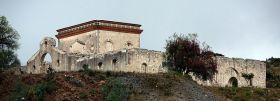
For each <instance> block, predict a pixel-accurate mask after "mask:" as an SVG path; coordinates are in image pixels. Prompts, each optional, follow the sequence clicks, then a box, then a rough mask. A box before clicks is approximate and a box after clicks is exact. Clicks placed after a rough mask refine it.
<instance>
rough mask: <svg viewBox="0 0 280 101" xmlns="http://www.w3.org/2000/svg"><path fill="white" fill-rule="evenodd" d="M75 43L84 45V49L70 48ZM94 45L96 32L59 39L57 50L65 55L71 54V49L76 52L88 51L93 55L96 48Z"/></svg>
mask: <svg viewBox="0 0 280 101" xmlns="http://www.w3.org/2000/svg"><path fill="white" fill-rule="evenodd" d="M75 42H79V43H80V44H81V45H84V46H85V49H81V47H72V45H73V44H74V43H75ZM96 43H98V30H94V31H90V32H86V33H83V34H78V35H75V36H70V37H66V38H62V39H59V40H58V48H59V49H61V50H63V51H66V52H67V53H71V51H70V49H71V48H73V49H76V50H88V51H90V52H91V53H95V52H96V49H97V48H98V46H97V44H96Z"/></svg>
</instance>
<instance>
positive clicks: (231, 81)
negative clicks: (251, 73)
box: [228, 77, 238, 87]
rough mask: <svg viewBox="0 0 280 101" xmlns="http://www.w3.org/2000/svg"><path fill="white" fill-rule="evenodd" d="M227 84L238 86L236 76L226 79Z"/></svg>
mask: <svg viewBox="0 0 280 101" xmlns="http://www.w3.org/2000/svg"><path fill="white" fill-rule="evenodd" d="M228 85H229V86H230V87H238V80H237V78H236V77H231V78H230V79H229V80H228Z"/></svg>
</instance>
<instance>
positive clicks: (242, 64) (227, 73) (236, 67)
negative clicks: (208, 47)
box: [193, 57, 266, 88]
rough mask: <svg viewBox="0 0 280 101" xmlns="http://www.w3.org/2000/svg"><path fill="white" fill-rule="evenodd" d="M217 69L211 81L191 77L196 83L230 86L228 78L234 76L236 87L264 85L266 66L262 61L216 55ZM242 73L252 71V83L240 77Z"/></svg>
mask: <svg viewBox="0 0 280 101" xmlns="http://www.w3.org/2000/svg"><path fill="white" fill-rule="evenodd" d="M216 59H217V71H218V73H217V74H216V75H215V76H214V78H213V80H212V81H209V80H208V81H202V80H198V79H197V78H195V77H193V78H194V79H196V80H197V81H198V83H200V84H202V85H207V86H222V87H225V86H232V85H231V83H230V78H232V77H234V78H236V79H237V81H238V87H244V86H255V87H261V88H265V87H266V66H265V63H264V62H261V61H259V60H251V59H240V58H227V57H216ZM242 73H247V74H249V73H253V74H254V77H253V79H252V85H250V82H249V81H248V80H246V79H245V78H244V77H242Z"/></svg>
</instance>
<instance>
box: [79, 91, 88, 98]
mask: <svg viewBox="0 0 280 101" xmlns="http://www.w3.org/2000/svg"><path fill="white" fill-rule="evenodd" d="M87 97H88V95H87V93H85V92H82V93H80V96H79V98H81V99H85V98H87Z"/></svg>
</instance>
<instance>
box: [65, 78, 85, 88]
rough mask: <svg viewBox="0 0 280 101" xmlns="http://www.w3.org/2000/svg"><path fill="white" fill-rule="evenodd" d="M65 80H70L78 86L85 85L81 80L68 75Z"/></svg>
mask: <svg viewBox="0 0 280 101" xmlns="http://www.w3.org/2000/svg"><path fill="white" fill-rule="evenodd" d="M65 81H68V82H69V83H70V84H73V85H75V86H76V87H83V86H84V85H83V84H82V82H81V80H77V79H75V78H74V77H70V76H66V77H65Z"/></svg>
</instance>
